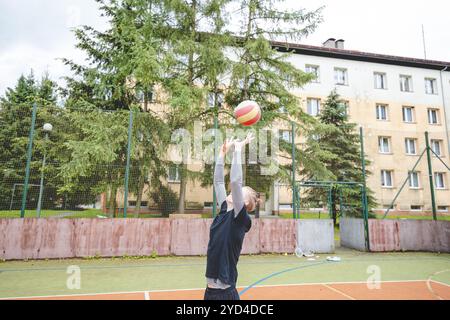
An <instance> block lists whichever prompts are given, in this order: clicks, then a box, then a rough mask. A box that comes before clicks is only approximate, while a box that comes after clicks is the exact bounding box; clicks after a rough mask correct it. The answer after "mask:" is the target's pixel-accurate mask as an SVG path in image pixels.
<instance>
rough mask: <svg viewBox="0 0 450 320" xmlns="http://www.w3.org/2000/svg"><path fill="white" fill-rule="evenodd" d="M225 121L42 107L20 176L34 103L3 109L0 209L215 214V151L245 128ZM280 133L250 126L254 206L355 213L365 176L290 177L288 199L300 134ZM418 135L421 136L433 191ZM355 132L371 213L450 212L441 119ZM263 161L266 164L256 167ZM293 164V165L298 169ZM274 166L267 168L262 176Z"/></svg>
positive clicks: (286, 213)
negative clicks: (173, 125) (178, 122)
mask: <svg viewBox="0 0 450 320" xmlns="http://www.w3.org/2000/svg"><path fill="white" fill-rule="evenodd" d="M230 119H231V118H230ZM230 119H228V120H227V121H225V120H224V121H223V123H225V125H223V126H222V122H221V126H219V127H220V129H221V130H220V131H214V130H213V129H214V121H213V117H212V116H211V117H209V118H206V119H199V121H197V122H195V123H193V124H192V125H190V126H188V127H187V128H179V129H177V130H172V131H171V130H169V129H167V128H168V126H167V125H166V121H167V119H162V118H161V117H160V115H158V113H157V112H143V111H142V110H135V111H134V112H132V113H130V111H125V110H116V111H108V110H100V109H92V108H88V107H86V108H79V109H68V108H60V107H56V106H39V107H37V108H36V118H35V124H34V132H33V139H32V147H31V149H30V151H31V153H30V158H29V159H30V162H29V170H28V180H27V179H26V178H27V159H28V147H29V141H30V139H29V136H30V131H31V129H32V120H33V107H32V106H31V105H11V104H9V105H7V106H3V107H2V109H1V110H0V124H1V130H2V132H3V134H2V135H1V137H2V141H1V145H2V146H3V149H4V152H3V153H2V156H1V158H0V210H1V214H2V216H8V217H18V216H20V213H21V211H23V213H24V215H25V216H26V217H34V216H69V217H70V216H73V217H80V216H83V217H84V216H85V217H123V216H125V215H126V216H127V217H167V216H169V215H171V214H190V216H191V217H192V216H195V217H212V216H213V215H214V214H215V213H217V210H218V208H217V206H215V205H214V202H215V198H214V192H213V168H214V154H215V152H214V150H215V148H218V147H220V144H221V143H222V141H223V140H224V138H225V137H229V136H232V135H233V136H235V137H238V138H239V137H240V138H242V137H244V136H245V134H246V130H242V128H239V130H236V129H237V126H236V124H235V123H233V121H232V119H231V120H230ZM431 120H433V119H431ZM426 121H427V119H420V122H426ZM45 124H51V127H49V126H45ZM289 128H290V126H289V125H288V126H282V125H280V126H279V127H277V128H276V129H273V128H270V130H266V128H257V129H258V130H256V131H255V133H256V135H257V137H258V139H257V140H258V144H257V147H258V149H252V148H256V147H255V146H252V145H251V146H250V147H249V149H247V150H246V152H245V156H244V158H243V160H245V162H244V163H245V165H244V166H243V175H244V185H248V186H250V187H251V188H253V189H254V190H255V191H256V192H257V193H258V195H259V198H260V202H259V206H258V208H257V211H258V213H259V214H261V215H272V214H275V215H281V216H283V217H287V218H289V217H293V216H294V215H293V213H294V207H295V205H296V207H297V210H298V212H299V213H300V216H299V217H300V218H330V217H333V216H336V217H339V216H343V215H345V216H361V215H362V212H363V210H364V204H363V202H362V198H363V195H362V181H346V180H345V179H342V180H341V181H338V182H352V183H355V184H354V185H345V184H342V183H336V181H334V182H333V181H326V182H325V183H317V184H315V185H308V184H307V183H308V181H309V180H308V179H306V177H302V176H301V175H300V174H298V175H297V176H296V181H297V183H296V188H297V190H296V196H295V197H294V198H295V199H296V201H295V202H294V201H293V196H292V195H293V194H294V192H293V186H292V180H291V179H292V165H293V163H292V156H291V154H290V152H289V151H287V150H289V149H290V145H291V144H292V136H293V135H298V133H295V134H293V133H292V131H289V130H291V129H289ZM50 129H51V130H50ZM227 130H228V131H229V130H231V132H227ZM250 130H254V128H250ZM425 130H428V131H429V151H430V166H431V178H432V184H433V188H431V187H430V175H429V166H428V161H427V156H428V154H427V152H426V151H427V144H426V139H425ZM286 132H288V133H289V132H290V134H286ZM363 132H364V143H365V154H366V160H367V194H368V196H369V209H370V210H371V212H372V214H377V215H380V216H383V215H384V214H385V213H386V212H387V211H389V212H387V213H388V214H387V216H388V217H391V216H397V215H401V214H411V213H413V214H417V215H418V216H421V215H422V216H428V217H429V216H431V211H432V209H433V208H432V207H433V206H432V200H431V199H432V194H431V193H432V191H433V192H434V198H435V209H436V211H437V212H438V215H445V214H446V213H447V212H448V209H449V206H450V203H449V199H450V192H449V189H448V186H449V180H448V179H449V174H450V172H449V164H448V157H446V155H448V150H447V147H448V146H447V143H446V141H447V140H446V133H445V128H444V127H443V126H442V125H433V126H431V125H415V124H407V123H401V124H399V127H398V129H396V130H391V129H389V127H387V126H384V127H383V126H382V124H380V125H379V126H370V125H365V126H364V130H363ZM216 135H217V141H215V137H216ZM277 139H278V140H277ZM275 140H276V144H274V143H273V141H275ZM295 140H296V144H298V145H304V144H305V143H307V140H306V139H304V137H302V135H301V133H300V135H298V136H297V138H296V139H295ZM278 145H279V146H280V147H278ZM262 146H264V148H263V147H262ZM267 146H269V147H267ZM274 146H275V147H274ZM280 148H284V151H283V150H281V151H280ZM262 149H264V150H263V151H261V150H262ZM216 150H217V149H216ZM255 150H256V151H255ZM216 152H217V151H216ZM255 154H256V155H255ZM261 159H265V160H266V161H265V162H264V163H262V161H261ZM267 159H268V160H267ZM230 161H231V159H229V158H227V160H226V166H225V168H226V169H225V171H226V185H227V192H229V191H230V189H229V187H228V185H229V175H228V172H229V167H230ZM301 165H302V164H301V163H300V164H295V168H296V172H297V173H299V172H300V171H301ZM274 167H277V170H275V171H274V172H275V174H270V171H271V170H272V169H273V168H274ZM268 172H269V174H268ZM26 180H27V181H26ZM309 182H310V181H309ZM25 184H27V186H28V189H27V190H26V194H25V192H24V191H25V189H24V188H25V187H24V186H25ZM432 189H433V190H432ZM214 210H215V211H214Z"/></svg>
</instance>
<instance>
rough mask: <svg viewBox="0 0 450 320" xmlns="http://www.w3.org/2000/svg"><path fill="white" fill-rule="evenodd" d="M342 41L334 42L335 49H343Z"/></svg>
mask: <svg viewBox="0 0 450 320" xmlns="http://www.w3.org/2000/svg"><path fill="white" fill-rule="evenodd" d="M344 42H345V40H344V39H339V40H336V49H344Z"/></svg>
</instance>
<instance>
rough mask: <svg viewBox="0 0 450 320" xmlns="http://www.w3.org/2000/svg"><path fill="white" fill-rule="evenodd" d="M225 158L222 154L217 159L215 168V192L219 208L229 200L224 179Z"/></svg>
mask: <svg viewBox="0 0 450 320" xmlns="http://www.w3.org/2000/svg"><path fill="white" fill-rule="evenodd" d="M224 157H225V155H224V154H222V152H220V153H219V156H218V157H217V159H216V166H215V168H214V191H215V192H216V200H217V204H218V205H219V206H221V205H222V203H223V202H224V201H225V200H226V199H227V192H226V190H225V179H224V169H223V168H224Z"/></svg>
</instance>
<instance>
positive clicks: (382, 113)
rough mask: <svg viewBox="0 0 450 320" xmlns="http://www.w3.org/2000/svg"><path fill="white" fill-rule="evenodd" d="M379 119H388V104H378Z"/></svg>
mask: <svg viewBox="0 0 450 320" xmlns="http://www.w3.org/2000/svg"><path fill="white" fill-rule="evenodd" d="M376 109H377V120H387V119H388V106H387V105H385V104H377V107H376Z"/></svg>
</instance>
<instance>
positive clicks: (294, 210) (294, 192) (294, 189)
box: [291, 121, 298, 219]
mask: <svg viewBox="0 0 450 320" xmlns="http://www.w3.org/2000/svg"><path fill="white" fill-rule="evenodd" d="M291 126H292V137H291V140H292V152H291V156H292V217H293V218H294V219H297V218H298V217H297V203H296V202H297V186H296V184H295V123H294V122H293V121H292V122H291Z"/></svg>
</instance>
